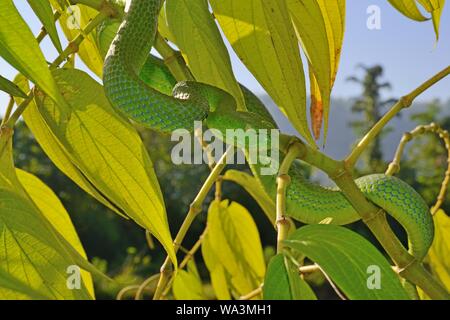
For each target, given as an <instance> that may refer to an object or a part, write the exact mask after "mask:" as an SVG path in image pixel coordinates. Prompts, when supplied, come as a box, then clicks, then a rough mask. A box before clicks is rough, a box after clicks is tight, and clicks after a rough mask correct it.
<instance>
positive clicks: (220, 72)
mask: <svg viewBox="0 0 450 320" xmlns="http://www.w3.org/2000/svg"><path fill="white" fill-rule="evenodd" d="M165 14H166V17H167V23H168V26H169V30H170V32H171V33H172V35H173V36H174V38H175V43H176V44H177V46H178V47H179V48H180V50H181V51H182V52H183V53H184V55H185V57H186V58H187V63H188V65H189V67H190V69H191V71H192V73H193V75H194V77H195V79H196V80H197V81H199V82H204V83H208V84H211V85H213V86H215V87H218V88H221V89H223V90H225V91H227V92H229V93H230V94H231V95H232V96H234V97H235V99H236V101H237V104H238V109H239V110H241V111H243V110H245V102H244V97H243V95H242V91H241V89H240V87H239V85H238V83H237V81H236V79H235V78H234V74H233V70H232V69H231V61H230V57H229V55H228V51H227V49H226V47H225V44H224V43H223V41H222V37H221V35H220V32H219V30H218V28H217V25H216V23H215V21H214V19H213V17H212V15H211V12H210V11H209V9H208V2H207V0H167V2H166V7H165Z"/></svg>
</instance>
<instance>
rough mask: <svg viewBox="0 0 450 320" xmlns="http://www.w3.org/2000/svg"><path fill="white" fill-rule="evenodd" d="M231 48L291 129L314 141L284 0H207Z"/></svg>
mask: <svg viewBox="0 0 450 320" xmlns="http://www.w3.org/2000/svg"><path fill="white" fill-rule="evenodd" d="M210 3H211V6H212V8H213V12H214V15H215V17H216V19H217V21H218V22H219V24H220V26H221V28H222V30H223V32H224V34H225V36H226V37H227V39H228V41H229V42H230V43H231V45H232V47H233V49H234V50H235V51H236V53H237V55H238V56H239V58H240V59H241V61H242V62H243V63H244V64H245V65H246V66H247V68H248V69H249V70H250V72H251V73H252V74H253V75H254V76H255V77H256V79H257V80H258V81H259V82H260V83H261V85H262V86H263V87H264V89H265V90H266V91H267V93H268V94H269V95H270V96H271V97H272V98H273V100H274V101H275V103H276V104H277V105H278V107H279V108H280V109H281V110H282V111H283V112H284V113H285V114H286V115H287V117H288V118H289V120H290V122H291V123H292V125H293V126H294V128H295V129H297V131H298V132H299V133H300V134H301V135H302V136H303V137H304V138H305V139H306V140H307V141H308V142H309V143H310V144H313V145H314V144H315V143H314V139H313V138H312V136H311V133H310V131H309V129H308V121H307V116H306V87H305V75H304V72H303V64H302V61H301V58H300V51H299V46H298V41H297V37H296V35H295V30H294V28H293V26H292V24H290V23H286V22H287V21H290V17H289V11H288V8H287V5H286V2H285V1H278V0H267V1H265V0H264V1H263V0H248V1H242V0H211V1H210Z"/></svg>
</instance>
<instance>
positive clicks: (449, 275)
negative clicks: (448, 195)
mask: <svg viewBox="0 0 450 320" xmlns="http://www.w3.org/2000/svg"><path fill="white" fill-rule="evenodd" d="M434 225H435V228H436V229H435V236H434V240H433V244H432V245H431V248H430V251H429V252H428V257H427V259H426V261H427V263H428V264H429V265H430V268H431V271H432V272H433V274H434V275H435V276H436V277H437V278H438V279H439V280H440V281H441V282H442V284H443V285H444V286H445V288H447V290H448V291H450V255H449V253H450V218H449V217H448V216H447V215H446V214H445V212H444V210H439V211H438V212H436V214H435V215H434Z"/></svg>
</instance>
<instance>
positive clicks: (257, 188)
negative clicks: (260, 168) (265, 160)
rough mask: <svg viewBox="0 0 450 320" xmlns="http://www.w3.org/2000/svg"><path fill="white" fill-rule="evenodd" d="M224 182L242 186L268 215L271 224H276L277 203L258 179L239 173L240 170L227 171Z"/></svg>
mask: <svg viewBox="0 0 450 320" xmlns="http://www.w3.org/2000/svg"><path fill="white" fill-rule="evenodd" d="M223 179H224V180H228V181H233V182H235V183H237V184H238V185H240V186H241V187H242V188H244V189H245V191H247V192H248V193H249V194H250V195H251V196H252V198H253V199H255V200H256V202H257V203H258V204H259V206H260V207H261V209H262V210H263V211H264V213H265V214H266V216H267V218H268V219H269V221H270V223H272V224H275V220H276V211H275V203H274V202H273V200H272V199H271V198H270V197H269V196H268V195H267V193H266V191H265V190H264V188H263V187H262V186H261V184H260V183H259V182H258V180H256V178H254V177H252V176H251V175H249V174H248V173H245V172H242V171H238V170H227V172H225V174H224V176H223Z"/></svg>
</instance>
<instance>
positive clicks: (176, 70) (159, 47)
mask: <svg viewBox="0 0 450 320" xmlns="http://www.w3.org/2000/svg"><path fill="white" fill-rule="evenodd" d="M154 46H155V49H156V51H158V53H159V54H160V55H161V57H163V59H164V63H165V65H166V66H167V68H169V70H170V72H171V73H172V75H173V76H174V77H175V79H177V81H183V80H194V77H193V76H192V73H191V71H190V70H189V68H188V67H187V65H186V62H185V61H184V58H183V56H182V55H181V53H180V52H179V51H177V50H174V49H173V48H172V47H171V46H170V45H169V44H168V43H167V41H166V40H165V39H164V38H163V37H162V36H161V34H160V33H159V32H158V33H157V35H156V40H155V45H154Z"/></svg>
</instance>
